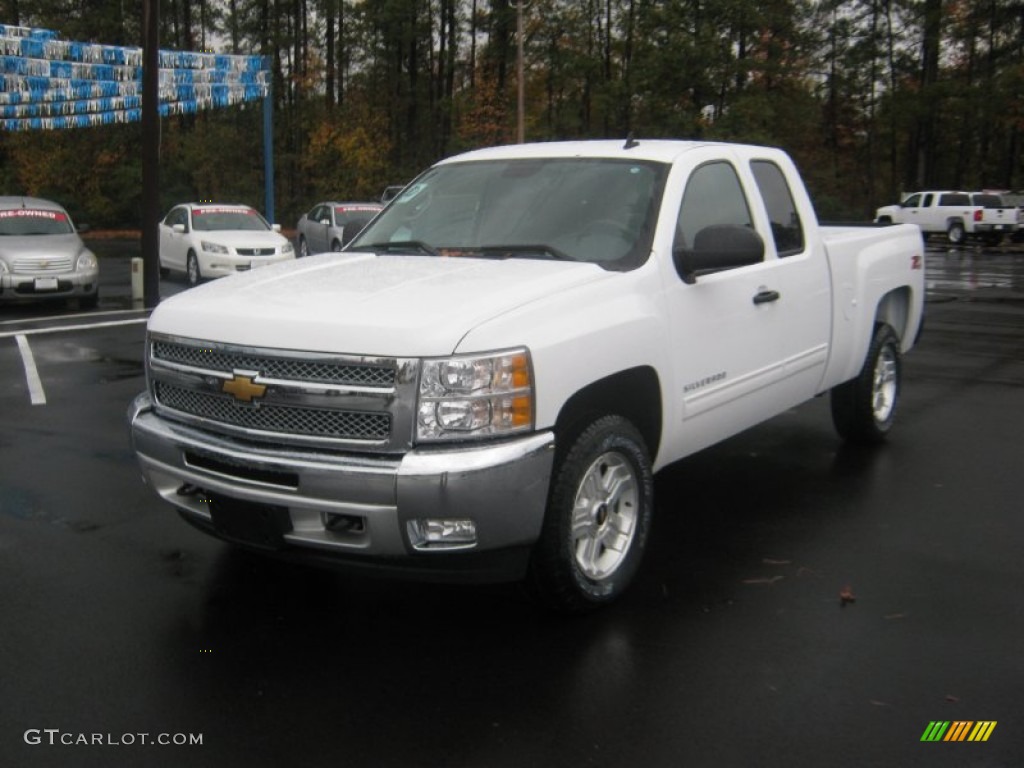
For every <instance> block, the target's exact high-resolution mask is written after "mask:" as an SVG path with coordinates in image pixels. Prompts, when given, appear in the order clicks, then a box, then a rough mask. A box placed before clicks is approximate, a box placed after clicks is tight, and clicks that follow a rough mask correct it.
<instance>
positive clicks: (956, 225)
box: [946, 221, 967, 245]
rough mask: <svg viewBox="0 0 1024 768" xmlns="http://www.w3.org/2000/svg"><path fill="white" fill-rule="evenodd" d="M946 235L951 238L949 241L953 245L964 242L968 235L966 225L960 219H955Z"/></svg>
mask: <svg viewBox="0 0 1024 768" xmlns="http://www.w3.org/2000/svg"><path fill="white" fill-rule="evenodd" d="M946 237H947V238H949V242H950V243H952V244H953V245H961V244H963V242H964V240H965V239H966V237H967V234H966V233H965V232H964V225H963V224H962V223H961V222H959V221H954V222H953V223H952V224H950V225H949V228H948V229H947V230H946Z"/></svg>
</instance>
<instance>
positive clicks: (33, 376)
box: [14, 333, 46, 405]
mask: <svg viewBox="0 0 1024 768" xmlns="http://www.w3.org/2000/svg"><path fill="white" fill-rule="evenodd" d="M14 338H15V339H16V340H17V342H18V349H19V350H20V351H21V362H22V365H24V366H25V380H26V381H27V382H28V392H29V396H30V397H31V399H32V405H46V392H44V391H43V382H42V381H40V379H39V371H38V370H36V359H35V358H34V357H32V348H31V347H30V346H29V345H28V339H26V338H25V337H24V336H23V335H21V334H20V333H19V334H18V335H17V336H15V337H14Z"/></svg>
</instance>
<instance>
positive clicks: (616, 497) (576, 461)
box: [529, 416, 654, 613]
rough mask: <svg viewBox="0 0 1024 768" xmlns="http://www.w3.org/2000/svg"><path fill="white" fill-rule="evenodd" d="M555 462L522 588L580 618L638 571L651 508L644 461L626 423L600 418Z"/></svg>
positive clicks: (639, 440)
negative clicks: (527, 586) (525, 586)
mask: <svg viewBox="0 0 1024 768" xmlns="http://www.w3.org/2000/svg"><path fill="white" fill-rule="evenodd" d="M556 462H557V463H556V466H555V471H554V475H553V478H552V484H551V491H550V494H549V497H548V506H547V511H546V513H545V517H544V525H543V529H542V531H541V537H540V540H539V541H538V542H537V546H536V548H535V550H534V552H533V556H532V558H531V562H530V573H529V579H530V585H531V586H532V587H533V589H534V591H535V593H536V595H537V597H538V598H539V599H540V600H541V601H542V602H544V603H546V604H548V605H549V606H550V607H552V608H554V609H556V610H558V611H561V612H565V613H583V612H585V611H588V610H592V609H594V608H598V607H600V606H602V605H604V604H606V603H609V602H611V601H612V600H614V599H616V598H617V597H618V596H619V595H621V594H622V592H623V591H625V589H626V587H627V586H628V585H629V583H630V581H632V579H633V576H634V575H635V574H636V571H637V568H638V567H639V566H640V561H641V559H642V558H643V553H644V549H645V547H646V545H647V535H648V531H649V529H650V524H651V513H652V508H653V496H654V490H653V488H654V482H653V472H652V469H651V460H650V458H649V457H648V454H647V448H646V446H645V445H644V440H643V438H642V437H641V435H640V433H639V432H638V431H637V430H636V428H635V427H634V426H633V425H632V424H631V423H630V422H628V421H627V420H626V419H624V418H622V417H621V416H604V417H602V418H599V419H596V420H595V421H593V422H591V423H590V424H589V425H588V426H587V427H586V428H585V429H583V430H582V431H581V432H578V433H576V436H575V438H572V439H571V442H570V443H569V447H568V450H566V451H565V452H564V453H563V452H562V451H559V458H558V459H557V460H556Z"/></svg>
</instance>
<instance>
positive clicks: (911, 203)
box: [900, 195, 921, 208]
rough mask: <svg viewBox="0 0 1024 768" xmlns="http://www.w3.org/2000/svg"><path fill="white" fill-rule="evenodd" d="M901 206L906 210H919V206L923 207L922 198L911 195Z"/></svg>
mask: <svg viewBox="0 0 1024 768" xmlns="http://www.w3.org/2000/svg"><path fill="white" fill-rule="evenodd" d="M900 205H902V206H903V207H904V208H917V207H918V206H920V205H921V196H920V195H911V196H910V197H908V198H907V199H906V200H904V201H903V202H902V203H900Z"/></svg>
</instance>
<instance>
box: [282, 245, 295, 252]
mask: <svg viewBox="0 0 1024 768" xmlns="http://www.w3.org/2000/svg"><path fill="white" fill-rule="evenodd" d="M281 253H295V246H294V245H292V244H291V243H285V244H284V245H282V246H281Z"/></svg>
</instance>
